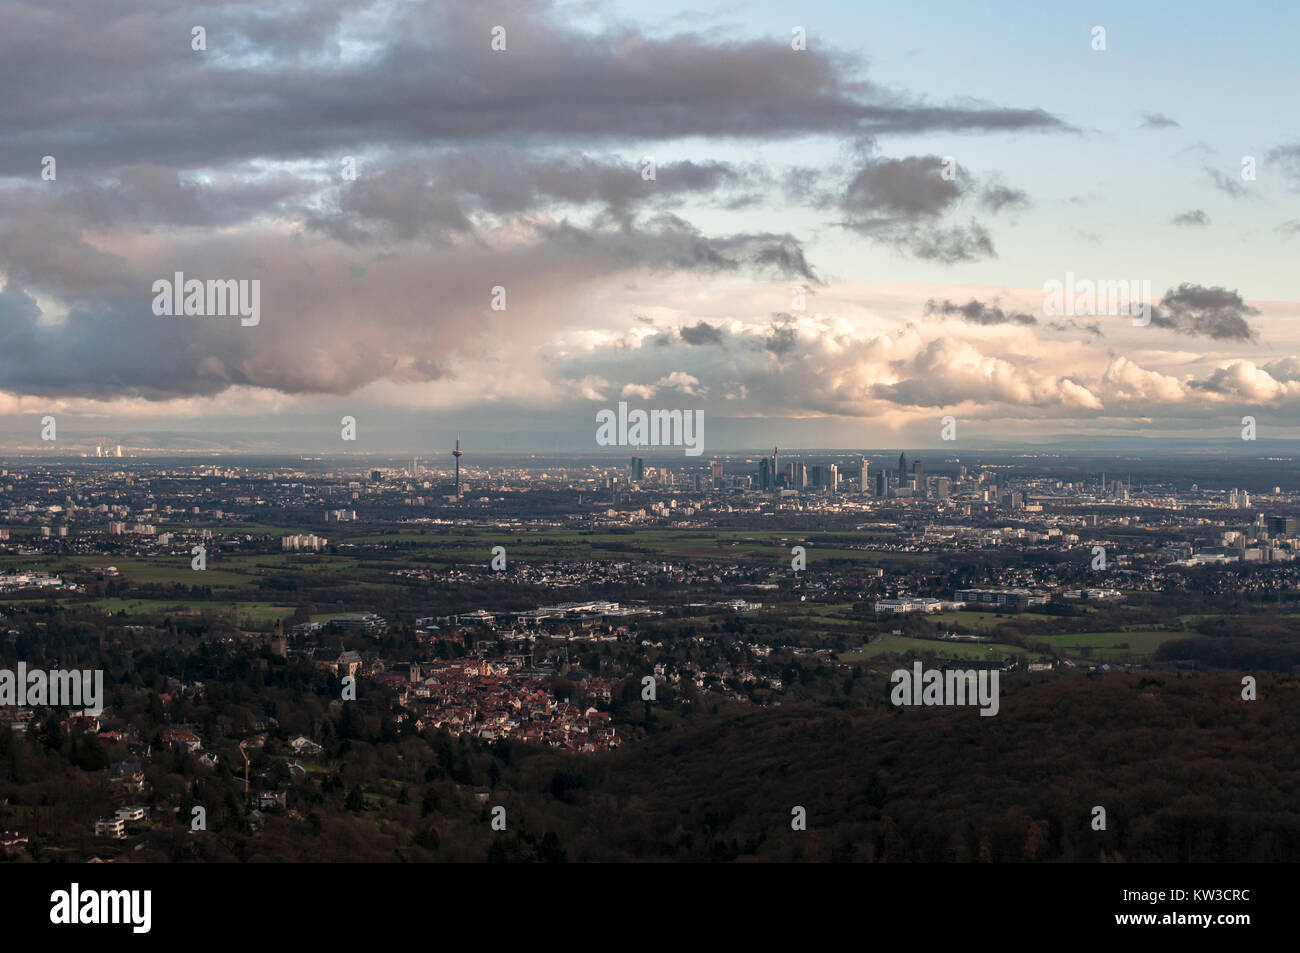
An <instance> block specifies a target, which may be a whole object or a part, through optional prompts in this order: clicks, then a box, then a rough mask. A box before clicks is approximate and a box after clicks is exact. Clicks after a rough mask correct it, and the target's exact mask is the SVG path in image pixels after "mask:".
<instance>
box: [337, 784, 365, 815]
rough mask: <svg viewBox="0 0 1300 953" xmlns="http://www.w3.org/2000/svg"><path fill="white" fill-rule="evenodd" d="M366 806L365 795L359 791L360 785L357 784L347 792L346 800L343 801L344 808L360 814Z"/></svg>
mask: <svg viewBox="0 0 1300 953" xmlns="http://www.w3.org/2000/svg"><path fill="white" fill-rule="evenodd" d="M365 806H366V798H365V795H364V794H362V793H361V786H360V785H357V786H356V787H354V788H353V789H352V790H351V791H349V792H348V797H347V800H346V801H344V802H343V807H344V809H345V810H348V811H352V812H353V813H354V814H360V813H361V811H362V810H363V809H364V808H365Z"/></svg>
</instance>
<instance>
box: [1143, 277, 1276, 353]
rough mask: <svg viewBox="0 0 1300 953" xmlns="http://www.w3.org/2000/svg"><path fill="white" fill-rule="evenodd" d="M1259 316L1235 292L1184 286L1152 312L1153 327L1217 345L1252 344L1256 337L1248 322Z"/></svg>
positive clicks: (1218, 288) (1191, 285)
mask: <svg viewBox="0 0 1300 953" xmlns="http://www.w3.org/2000/svg"><path fill="white" fill-rule="evenodd" d="M1256 314H1259V311H1258V310H1257V309H1255V308H1252V307H1251V306H1250V305H1248V304H1246V302H1245V301H1243V300H1242V297H1241V295H1239V294H1237V292H1236V291H1229V290H1228V289H1226V288H1220V287H1217V286H1216V287H1213V288H1205V287H1202V286H1201V285H1193V284H1186V283H1184V284H1181V285H1179V286H1178V287H1177V288H1176V289H1174V290H1172V291H1168V292H1166V293H1165V296H1164V297H1163V298H1161V299H1160V304H1159V306H1158V307H1154V308H1152V309H1151V324H1152V326H1153V327H1158V328H1167V329H1169V330H1171V331H1176V332H1178V333H1179V334H1189V335H1201V336H1204V337H1210V338H1214V339H1215V340H1217V341H1253V340H1254V339H1255V336H1256V333H1255V329H1254V328H1252V327H1251V326H1250V323H1249V322H1248V321H1247V320H1246V318H1247V317H1250V316H1253V315H1256Z"/></svg>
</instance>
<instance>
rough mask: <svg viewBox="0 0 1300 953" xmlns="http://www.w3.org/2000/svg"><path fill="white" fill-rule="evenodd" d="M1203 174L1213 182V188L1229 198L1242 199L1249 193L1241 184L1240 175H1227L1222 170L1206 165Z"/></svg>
mask: <svg viewBox="0 0 1300 953" xmlns="http://www.w3.org/2000/svg"><path fill="white" fill-rule="evenodd" d="M1205 174H1206V175H1208V176H1209V177H1210V181H1211V182H1213V183H1214V186H1215V188H1217V189H1218V190H1219V191H1220V192H1222V193H1223V194H1224V195H1227V196H1229V197H1230V198H1234V199H1244V198H1246V197H1248V196H1249V195H1250V194H1251V193H1250V192H1249V190H1247V188H1246V186H1244V185H1243V184H1242V179H1241V178H1240V177H1234V176H1231V175H1228V174H1227V173H1226V172H1224V171H1223V170H1221V169H1216V168H1214V167H1213V166H1208V165H1207V166H1206V167H1205Z"/></svg>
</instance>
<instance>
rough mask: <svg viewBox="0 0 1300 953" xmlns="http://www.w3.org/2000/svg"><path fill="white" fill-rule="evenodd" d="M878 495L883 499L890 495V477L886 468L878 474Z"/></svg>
mask: <svg viewBox="0 0 1300 953" xmlns="http://www.w3.org/2000/svg"><path fill="white" fill-rule="evenodd" d="M876 496H878V497H879V498H880V499H882V500H883V499H884V498H885V497H887V496H889V479H888V477H887V476H886V475H885V471H884V470H881V471H880V472H879V473H877V474H876Z"/></svg>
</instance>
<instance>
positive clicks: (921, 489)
mask: <svg viewBox="0 0 1300 953" xmlns="http://www.w3.org/2000/svg"><path fill="white" fill-rule="evenodd" d="M912 476H913V477H915V478H916V495H917V496H925V467H923V466H922V465H921V461H920V460H917V461H916V462H915V463H913V464H912Z"/></svg>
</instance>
